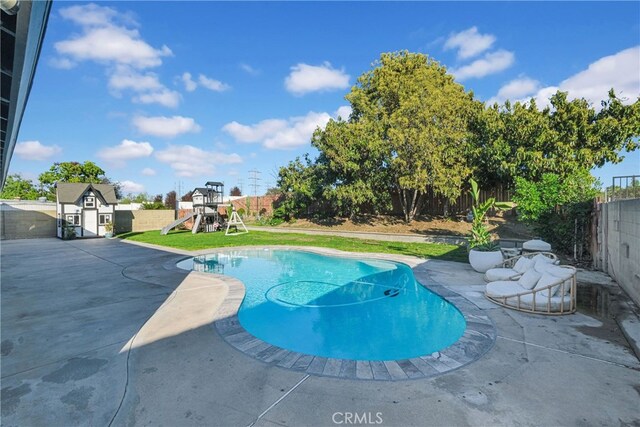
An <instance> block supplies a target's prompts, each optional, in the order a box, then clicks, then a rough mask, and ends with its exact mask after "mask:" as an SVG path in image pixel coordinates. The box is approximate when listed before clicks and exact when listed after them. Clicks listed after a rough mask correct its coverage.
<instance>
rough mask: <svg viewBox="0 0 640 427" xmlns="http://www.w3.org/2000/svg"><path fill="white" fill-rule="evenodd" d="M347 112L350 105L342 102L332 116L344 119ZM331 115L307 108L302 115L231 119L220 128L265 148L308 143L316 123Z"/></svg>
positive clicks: (279, 147) (319, 123) (279, 148)
mask: <svg viewBox="0 0 640 427" xmlns="http://www.w3.org/2000/svg"><path fill="white" fill-rule="evenodd" d="M349 114H351V107H348V106H342V107H340V108H338V110H337V111H336V113H335V114H334V116H333V117H334V118H336V117H337V116H338V115H340V116H342V118H343V119H345V120H347V119H348V118H349ZM345 115H346V116H345ZM331 118H332V116H331V115H329V114H328V113H324V112H323V113H316V112H314V111H310V112H309V113H307V115H305V116H297V117H290V118H288V119H267V120H262V121H260V122H258V123H255V124H253V125H243V124H241V123H238V122H235V121H234V122H231V123H227V124H226V125H224V126H223V127H222V130H223V131H225V132H226V133H228V134H229V135H231V136H232V137H233V138H234V139H235V140H236V141H238V142H244V143H261V144H262V145H263V146H264V147H266V148H269V149H275V150H282V149H290V148H295V147H299V146H301V145H305V144H308V143H309V141H310V140H311V136H312V135H313V132H314V131H315V130H316V129H317V128H318V127H320V128H324V127H325V126H326V124H327V123H328V122H329V120H330V119H331Z"/></svg>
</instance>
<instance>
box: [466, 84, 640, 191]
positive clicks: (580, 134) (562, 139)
mask: <svg viewBox="0 0 640 427" xmlns="http://www.w3.org/2000/svg"><path fill="white" fill-rule="evenodd" d="M550 101H551V106H550V107H545V108H544V109H542V110H539V109H538V107H537V105H536V103H535V101H534V100H531V101H529V102H528V103H526V104H523V103H520V102H516V103H515V104H511V103H510V102H506V103H505V104H504V105H503V106H500V105H498V104H494V105H493V106H491V107H489V108H487V109H485V110H484V111H483V112H482V113H481V114H480V115H478V116H477V120H476V121H474V140H475V144H476V147H477V151H476V158H475V163H476V165H477V169H478V171H477V173H478V175H479V178H480V179H481V181H482V182H483V184H485V185H490V184H492V183H496V182H502V183H505V184H507V185H508V186H513V185H514V184H515V180H516V178H518V177H520V178H524V179H526V180H528V181H532V182H538V181H540V180H541V179H542V176H543V175H544V174H547V173H552V174H556V175H557V176H559V177H560V178H562V177H565V176H571V175H573V174H576V173H580V172H581V171H583V170H590V169H592V168H594V167H599V166H602V165H604V164H605V162H611V163H618V162H620V161H621V160H622V156H621V155H620V152H621V151H622V150H628V151H632V150H635V149H637V148H638V147H639V145H638V136H639V135H640V101H636V102H635V103H634V104H631V105H625V104H624V103H623V102H622V100H621V99H619V98H618V97H617V96H616V95H615V93H614V92H613V90H611V91H610V92H609V98H608V99H607V100H606V101H603V102H602V105H601V109H600V111H596V110H595V108H593V107H592V106H590V105H589V103H588V102H587V101H586V100H584V99H574V100H571V101H570V100H569V99H568V94H567V93H566V92H560V91H558V92H557V93H556V94H554V95H553V96H552V97H551V99H550Z"/></svg>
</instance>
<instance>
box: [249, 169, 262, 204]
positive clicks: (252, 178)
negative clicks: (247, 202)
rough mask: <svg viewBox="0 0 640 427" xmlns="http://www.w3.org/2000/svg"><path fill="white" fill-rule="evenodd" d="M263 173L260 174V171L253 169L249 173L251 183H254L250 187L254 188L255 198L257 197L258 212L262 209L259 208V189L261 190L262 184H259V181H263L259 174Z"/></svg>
mask: <svg viewBox="0 0 640 427" xmlns="http://www.w3.org/2000/svg"><path fill="white" fill-rule="evenodd" d="M261 173H262V172H260V171H259V170H256V169H253V170H250V171H249V174H250V175H249V181H253V182H252V183H251V184H249V187H253V197H255V199H256V212H258V213H259V212H260V207H259V206H258V203H259V202H258V188H260V184H258V181H261V178H260V177H258V175H259V174H261Z"/></svg>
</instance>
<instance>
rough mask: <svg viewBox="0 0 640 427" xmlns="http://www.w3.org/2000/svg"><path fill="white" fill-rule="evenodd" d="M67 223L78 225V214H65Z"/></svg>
mask: <svg viewBox="0 0 640 427" xmlns="http://www.w3.org/2000/svg"><path fill="white" fill-rule="evenodd" d="M67 224H68V225H80V215H67Z"/></svg>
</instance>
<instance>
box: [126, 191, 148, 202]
mask: <svg viewBox="0 0 640 427" xmlns="http://www.w3.org/2000/svg"><path fill="white" fill-rule="evenodd" d="M149 200H151V196H149V194H148V193H138V194H133V193H127V195H126V196H125V197H123V198H122V199H121V200H120V203H144V202H147V201H149Z"/></svg>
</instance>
